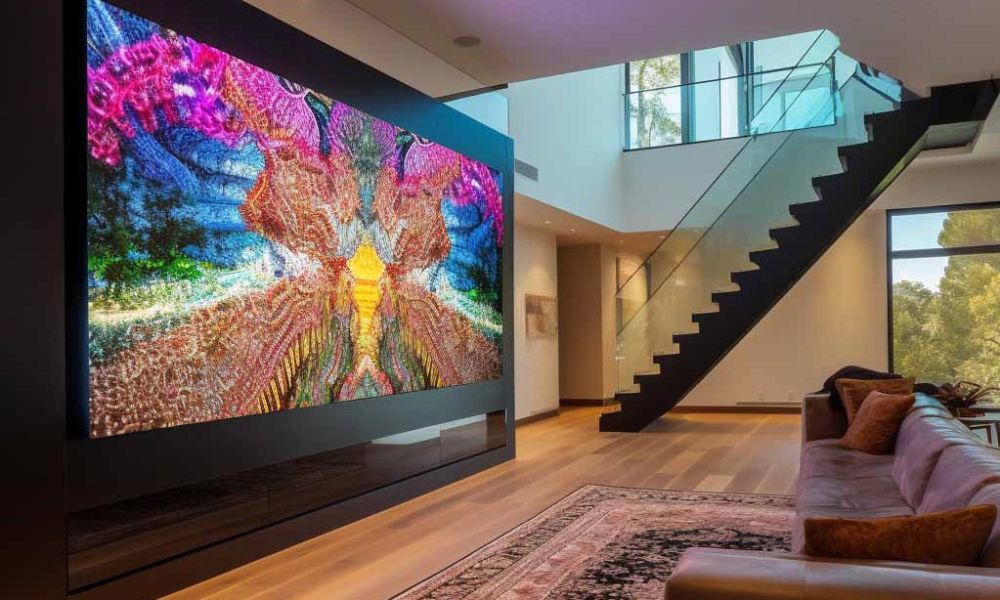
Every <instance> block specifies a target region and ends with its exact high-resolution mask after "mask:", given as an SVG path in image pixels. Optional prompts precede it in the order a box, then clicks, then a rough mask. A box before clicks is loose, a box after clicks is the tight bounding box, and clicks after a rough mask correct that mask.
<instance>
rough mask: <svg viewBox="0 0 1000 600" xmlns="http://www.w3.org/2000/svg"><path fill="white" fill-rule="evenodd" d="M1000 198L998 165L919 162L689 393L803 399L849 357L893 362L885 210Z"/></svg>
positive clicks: (719, 399)
mask: <svg viewBox="0 0 1000 600" xmlns="http://www.w3.org/2000/svg"><path fill="white" fill-rule="evenodd" d="M998 198H1000V162H995V161H994V162H984V161H978V162H966V163H964V164H963V163H958V162H948V161H945V162H940V163H934V162H932V161H928V162H925V163H924V164H919V163H918V164H915V165H913V166H912V167H910V168H909V169H907V170H906V171H904V172H903V174H902V175H901V176H900V178H899V179H898V180H897V181H896V182H894V183H893V184H892V185H891V186H890V187H889V189H888V190H886V192H885V193H884V194H883V195H882V196H881V197H880V198H879V199H878V200H877V201H876V203H875V205H874V207H873V209H872V210H869V211H867V212H866V213H865V214H864V215H862V217H861V218H860V219H858V220H857V221H856V222H855V223H854V225H852V226H851V227H850V228H849V229H848V230H847V232H845V233H844V235H843V236H842V237H841V238H840V239H839V240H837V242H836V243H835V244H834V245H833V247H831V248H830V250H828V251H827V253H826V254H825V255H824V256H823V257H822V258H820V260H819V261H818V262H817V263H816V265H814V266H813V268H812V269H811V270H810V271H809V272H808V273H806V275H805V276H804V277H803V278H802V279H801V280H800V281H799V282H798V283H797V284H796V285H795V286H794V287H793V288H792V289H791V291H789V293H788V294H787V295H786V296H785V297H784V298H782V299H781V301H779V302H778V304H777V305H776V306H775V307H774V309H772V310H771V311H770V312H769V313H768V314H767V315H766V316H765V317H764V318H763V319H762V320H761V321H760V323H758V324H757V326H756V327H755V328H754V329H753V330H752V331H751V332H750V333H749V334H747V336H746V337H745V338H744V339H743V340H742V341H741V342H740V343H739V344H738V345H737V346H736V348H734V349H733V350H732V351H731V352H730V353H729V354H728V355H727V356H726V357H725V358H724V359H722V361H721V362H720V363H719V364H718V365H717V366H716V367H715V369H714V370H713V371H712V372H711V373H709V375H708V376H707V377H706V378H705V379H704V380H703V381H702V382H701V383H700V384H698V386H697V387H696V388H695V389H694V390H693V391H692V392H691V393H690V394H688V396H687V397H686V398H685V399H684V401H683V402H682V404H685V405H694V406H702V405H712V404H717V405H733V404H736V403H737V402H761V401H763V402H789V401H792V402H798V401H799V400H800V399H801V396H802V394H804V393H806V392H809V391H812V390H815V389H817V388H818V387H820V385H821V384H822V382H823V380H825V379H826V378H827V376H829V375H830V373H832V372H833V371H835V370H836V369H838V368H839V367H842V366H844V365H848V364H857V365H862V366H867V367H870V368H874V369H885V368H887V366H888V343H887V338H888V324H887V316H886V312H887V301H888V300H887V294H888V289H887V285H888V284H887V279H886V254H885V253H886V247H885V244H886V239H885V227H886V224H885V210H884V209H885V208H904V207H910V206H934V205H947V204H958V203H964V202H986V201H995V200H997V199H998Z"/></svg>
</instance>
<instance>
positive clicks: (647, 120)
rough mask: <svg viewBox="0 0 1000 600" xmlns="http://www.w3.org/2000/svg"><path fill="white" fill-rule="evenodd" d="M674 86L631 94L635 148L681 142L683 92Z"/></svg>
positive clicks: (680, 88)
mask: <svg viewBox="0 0 1000 600" xmlns="http://www.w3.org/2000/svg"><path fill="white" fill-rule="evenodd" d="M683 89H684V88H683V87H672V88H666V89H661V90H653V91H649V92H636V93H633V94H629V96H628V99H627V101H628V111H629V127H630V128H631V135H630V137H629V139H630V140H631V147H632V148H650V147H653V146H667V145H671V144H679V143H681V141H682V139H681V92H682V90H683Z"/></svg>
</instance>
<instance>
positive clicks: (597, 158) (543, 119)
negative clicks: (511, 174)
mask: <svg viewBox="0 0 1000 600" xmlns="http://www.w3.org/2000/svg"><path fill="white" fill-rule="evenodd" d="M623 83H624V79H623V74H622V66H621V65H615V66H611V67H604V68H601V69H591V70H589V71H581V72H578V73H569V74H567V75H559V76H556V77H545V78H542V79H535V80H531V81H525V82H522V83H515V84H512V85H511V86H510V87H508V88H507V90H506V95H507V98H508V100H509V102H510V136H511V137H512V138H514V155H515V156H516V157H517V158H518V159H520V160H522V161H524V162H527V163H529V164H531V165H534V166H535V167H537V168H538V175H539V177H538V181H533V180H531V179H528V178H527V177H523V176H521V175H517V176H516V178H515V181H514V185H515V187H516V189H517V191H518V193H520V194H524V195H526V196H530V197H532V198H534V199H536V200H539V201H541V202H545V203H546V204H550V205H552V206H555V207H557V208H561V209H563V210H566V211H568V212H571V213H573V214H576V215H579V216H581V217H584V218H586V219H589V220H591V221H594V222H596V223H599V224H601V225H604V226H606V227H610V228H612V229H617V230H619V231H622V230H623V222H622V221H623V211H622V173H621V154H622V128H623V126H624V123H623V119H624V116H623V104H622V95H621V94H622V91H623V90H622V85H623Z"/></svg>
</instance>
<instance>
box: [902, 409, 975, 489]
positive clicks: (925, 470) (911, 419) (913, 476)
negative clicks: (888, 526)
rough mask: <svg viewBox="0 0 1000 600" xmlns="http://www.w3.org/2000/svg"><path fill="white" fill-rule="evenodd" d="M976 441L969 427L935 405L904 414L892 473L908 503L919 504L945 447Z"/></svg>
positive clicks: (973, 443)
mask: <svg viewBox="0 0 1000 600" xmlns="http://www.w3.org/2000/svg"><path fill="white" fill-rule="evenodd" d="M970 444H972V445H978V444H979V442H978V441H977V440H976V439H975V438H974V437H973V436H972V435H971V433H970V432H969V430H968V428H967V427H965V426H964V425H962V424H961V423H960V422H958V421H957V420H955V419H953V418H951V417H950V416H941V415H940V413H938V412H937V410H936V408H934V407H927V408H918V409H915V410H914V411H913V412H911V413H910V414H909V415H907V417H906V419H905V420H904V421H903V425H902V426H901V427H900V428H899V436H898V437H897V438H896V455H895V460H894V461H893V464H892V477H893V479H895V480H896V484H897V485H898V486H899V491H900V492H901V493H902V494H903V498H905V499H906V502H907V503H908V504H909V505H910V506H920V502H921V501H922V500H923V498H924V490H926V489H927V482H928V481H930V478H931V473H932V472H933V471H934V467H935V465H937V462H938V459H939V458H940V457H941V453H942V452H944V449H945V448H948V447H950V446H955V445H970Z"/></svg>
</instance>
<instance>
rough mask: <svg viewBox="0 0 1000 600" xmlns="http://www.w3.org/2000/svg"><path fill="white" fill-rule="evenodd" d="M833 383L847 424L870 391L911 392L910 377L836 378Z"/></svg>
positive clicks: (911, 379)
mask: <svg viewBox="0 0 1000 600" xmlns="http://www.w3.org/2000/svg"><path fill="white" fill-rule="evenodd" d="M833 385H834V386H835V387H836V388H837V394H839V395H840V399H841V400H842V401H843V403H844V410H845V411H847V424H848V425H850V424H851V422H852V421H854V415H856V414H858V409H859V408H861V403H862V402H864V401H865V398H867V397H868V394H870V393H872V392H882V393H883V394H912V393H913V378H912V377H906V378H903V379H838V380H837V381H835V382H834V383H833Z"/></svg>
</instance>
